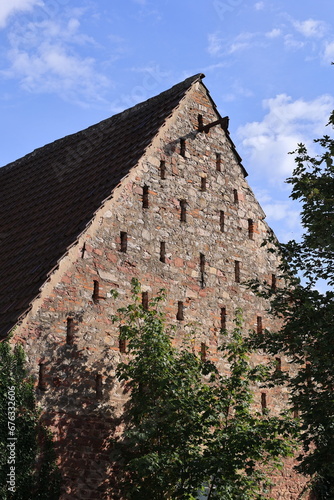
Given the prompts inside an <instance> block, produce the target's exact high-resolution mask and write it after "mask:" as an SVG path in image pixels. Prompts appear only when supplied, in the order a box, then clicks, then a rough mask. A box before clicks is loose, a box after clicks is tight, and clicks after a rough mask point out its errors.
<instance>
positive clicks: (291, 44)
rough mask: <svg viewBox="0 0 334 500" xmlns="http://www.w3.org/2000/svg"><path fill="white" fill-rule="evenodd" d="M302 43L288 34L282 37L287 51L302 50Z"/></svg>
mask: <svg viewBox="0 0 334 500" xmlns="http://www.w3.org/2000/svg"><path fill="white" fill-rule="evenodd" d="M304 45H305V44H304V42H302V41H300V40H296V39H295V38H294V37H293V35H291V34H289V35H285V37H284V46H285V47H286V48H287V49H290V50H298V49H302V48H303V47H304Z"/></svg>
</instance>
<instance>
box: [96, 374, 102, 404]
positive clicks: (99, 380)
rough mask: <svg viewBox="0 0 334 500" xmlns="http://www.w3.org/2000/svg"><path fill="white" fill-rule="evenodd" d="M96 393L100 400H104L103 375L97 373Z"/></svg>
mask: <svg viewBox="0 0 334 500" xmlns="http://www.w3.org/2000/svg"><path fill="white" fill-rule="evenodd" d="M95 392H96V397H97V398H98V399H100V398H102V375H101V374H100V373H97V375H96V377H95Z"/></svg>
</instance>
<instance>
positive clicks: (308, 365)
mask: <svg viewBox="0 0 334 500" xmlns="http://www.w3.org/2000/svg"><path fill="white" fill-rule="evenodd" d="M305 374H306V383H307V387H311V385H312V379H311V363H310V362H309V361H308V362H307V363H306V366H305Z"/></svg>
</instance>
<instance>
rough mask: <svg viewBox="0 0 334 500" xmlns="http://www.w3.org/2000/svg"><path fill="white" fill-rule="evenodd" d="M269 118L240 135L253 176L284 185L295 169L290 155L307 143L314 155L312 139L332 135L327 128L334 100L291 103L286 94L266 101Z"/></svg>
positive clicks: (321, 98) (323, 98)
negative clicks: (254, 174) (256, 175)
mask: <svg viewBox="0 0 334 500" xmlns="http://www.w3.org/2000/svg"><path fill="white" fill-rule="evenodd" d="M263 107H264V109H265V110H266V114H265V116H264V117H263V120H262V121H260V122H251V123H247V124H246V125H244V126H242V127H240V128H239V129H238V131H237V134H238V138H239V140H240V141H241V149H243V150H244V151H245V152H246V154H247V156H248V158H249V163H250V167H251V169H252V170H253V171H254V172H258V173H261V175H262V176H264V177H265V178H266V179H267V182H269V183H271V184H274V185H282V182H283V180H284V179H285V178H286V177H287V176H289V175H290V174H291V172H292V170H293V168H294V161H293V155H289V154H288V153H289V152H290V151H293V150H295V149H296V147H297V144H298V143H300V142H302V143H306V144H307V146H308V147H309V150H310V152H311V154H314V148H315V146H314V145H313V139H315V138H316V137H319V136H322V135H323V134H324V133H329V132H328V129H326V128H325V125H326V123H327V122H328V117H329V114H330V112H331V110H332V109H333V107H334V97H332V96H330V95H322V96H319V97H317V98H316V99H314V100H313V101H305V100H303V99H297V100H295V101H293V100H292V98H291V97H289V96H287V95H286V94H281V95H278V96H276V97H274V98H272V99H267V100H265V101H263Z"/></svg>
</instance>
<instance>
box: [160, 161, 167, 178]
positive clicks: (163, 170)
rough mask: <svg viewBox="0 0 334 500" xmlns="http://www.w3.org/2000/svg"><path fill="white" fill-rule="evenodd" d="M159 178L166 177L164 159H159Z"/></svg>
mask: <svg viewBox="0 0 334 500" xmlns="http://www.w3.org/2000/svg"><path fill="white" fill-rule="evenodd" d="M160 179H162V180H165V179H166V162H165V160H161V161H160Z"/></svg>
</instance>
